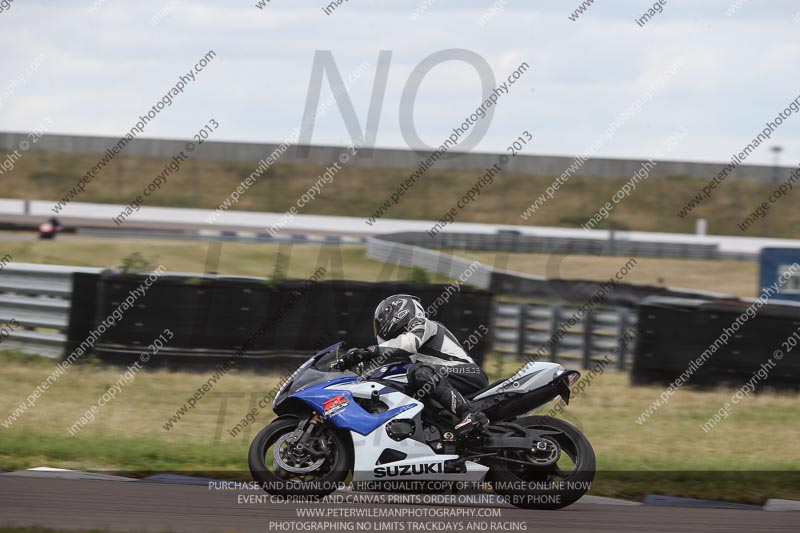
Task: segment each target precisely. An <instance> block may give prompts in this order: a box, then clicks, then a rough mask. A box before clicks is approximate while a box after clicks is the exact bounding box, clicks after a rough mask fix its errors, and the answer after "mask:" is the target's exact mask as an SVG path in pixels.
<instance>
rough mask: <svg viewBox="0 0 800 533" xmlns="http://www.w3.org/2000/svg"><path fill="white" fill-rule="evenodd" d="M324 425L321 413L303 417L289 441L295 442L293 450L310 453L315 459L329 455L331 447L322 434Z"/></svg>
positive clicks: (298, 453) (296, 452) (300, 453)
mask: <svg viewBox="0 0 800 533" xmlns="http://www.w3.org/2000/svg"><path fill="white" fill-rule="evenodd" d="M324 425H325V424H324V420H323V419H322V418H321V417H320V416H319V413H316V412H314V413H311V414H308V415H305V416H304V417H302V418H301V419H300V420H299V421H298V423H297V429H295V430H294V433H292V436H291V438H290V439H289V442H291V443H293V445H292V452H293V453H294V454H296V455H303V454H308V455H310V456H311V457H313V458H314V459H321V458H323V457H327V456H328V455H329V454H330V448H329V447H328V443H327V441H326V440H325V438H324V437H323V436H322V431H323V428H324Z"/></svg>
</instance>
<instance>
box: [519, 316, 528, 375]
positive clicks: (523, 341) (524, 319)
mask: <svg viewBox="0 0 800 533" xmlns="http://www.w3.org/2000/svg"><path fill="white" fill-rule="evenodd" d="M527 329H528V304H527V303H521V304H519V326H518V329H517V331H518V332H519V334H518V335H517V356H518V357H519V358H520V360H523V361H524V360H525V346H526V345H527V344H528V331H527Z"/></svg>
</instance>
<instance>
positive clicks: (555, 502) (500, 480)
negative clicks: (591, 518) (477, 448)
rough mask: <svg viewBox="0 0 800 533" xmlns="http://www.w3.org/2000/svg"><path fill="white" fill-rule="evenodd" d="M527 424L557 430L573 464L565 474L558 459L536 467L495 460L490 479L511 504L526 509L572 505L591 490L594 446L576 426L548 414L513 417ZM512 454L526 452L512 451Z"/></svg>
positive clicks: (537, 427) (559, 507) (565, 451)
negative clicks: (549, 463)
mask: <svg viewBox="0 0 800 533" xmlns="http://www.w3.org/2000/svg"><path fill="white" fill-rule="evenodd" d="M513 423H515V424H518V425H520V426H522V427H525V428H531V429H543V430H548V429H549V430H554V431H558V432H560V433H561V434H560V435H557V436H554V437H553V439H554V440H556V441H557V442H558V444H559V446H560V448H561V453H562V457H563V455H564V454H566V455H567V457H568V458H569V459H570V461H571V462H572V463H573V465H574V468H573V469H572V471H571V472H569V473H568V474H566V476H561V475H556V472H555V470H556V469H557V467H558V464H559V462H560V461H559V462H557V463H556V465H554V466H553V467H549V468H536V467H527V466H524V465H518V464H514V463H509V462H504V461H498V460H495V461H494V462H492V464H491V469H490V470H489V475H488V476H487V480H488V481H490V482H492V487H493V488H494V491H495V492H496V493H498V494H500V495H501V496H503V497H504V498H505V499H506V500H507V501H508V502H509V503H510V504H512V505H514V506H516V507H520V508H523V509H561V508H563V507H566V506H568V505H572V504H573V503H575V502H576V501H578V499H579V498H580V497H581V496H583V495H584V494H586V492H587V491H588V490H589V488H590V486H591V484H592V481H593V480H594V474H595V469H596V461H595V456H594V450H593V449H592V445H591V443H590V442H589V439H587V438H586V437H585V436H584V434H583V433H581V432H580V431H579V430H578V429H577V428H576V427H575V426H573V425H572V424H570V423H568V422H565V421H563V420H559V419H557V418H552V417H546V416H529V417H525V418H520V419H518V420H514V421H513ZM509 452H510V453H508V455H511V457H509V458H514V459H520V457H517V456H516V455H519V454H521V453H523V452H520V451H511V450H510V451H509Z"/></svg>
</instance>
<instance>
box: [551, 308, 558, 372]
mask: <svg viewBox="0 0 800 533" xmlns="http://www.w3.org/2000/svg"><path fill="white" fill-rule="evenodd" d="M551 312H552V313H553V316H552V319H551V320H552V321H551V322H550V338H551V339H553V346H552V347H551V348H550V358H551V359H552V360H553V362H554V363H557V362H558V344H559V342H560V339H558V338H557V337H556V333H557V332H558V328H559V326H560V325H561V306H560V305H558V304H556V305H554V306H552V307H551Z"/></svg>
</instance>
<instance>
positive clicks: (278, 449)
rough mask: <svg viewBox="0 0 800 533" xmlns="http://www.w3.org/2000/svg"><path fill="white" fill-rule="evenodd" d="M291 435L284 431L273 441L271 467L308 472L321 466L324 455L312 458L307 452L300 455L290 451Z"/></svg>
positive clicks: (295, 472) (300, 472)
mask: <svg viewBox="0 0 800 533" xmlns="http://www.w3.org/2000/svg"><path fill="white" fill-rule="evenodd" d="M291 436H292V434H291V433H286V434H285V435H282V436H280V437H279V438H278V440H276V441H275V444H274V446H273V448H272V455H273V457H274V460H273V468H274V469H275V470H278V469H281V470H285V471H287V472H290V473H292V474H308V473H310V472H313V471H315V470H317V469H318V468H319V467H320V466H322V463H324V462H325V459H326V458H325V457H323V458H321V459H317V460H314V458H313V457H311V456H310V455H309V454H308V453H304V454H302V455H300V456H296V455H295V454H293V453H291V448H292V445H291V444H290V443H289V439H290V438H291ZM284 444H285V445H286V446H284Z"/></svg>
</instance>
